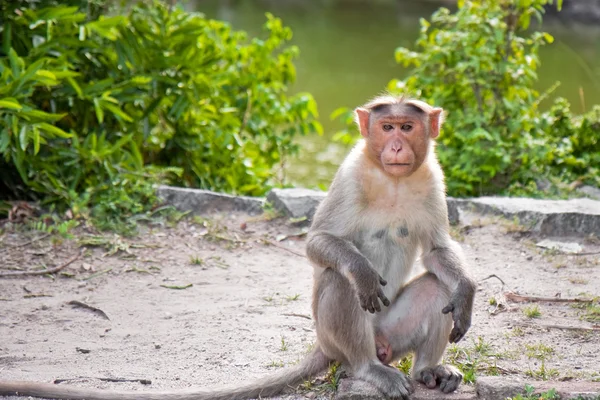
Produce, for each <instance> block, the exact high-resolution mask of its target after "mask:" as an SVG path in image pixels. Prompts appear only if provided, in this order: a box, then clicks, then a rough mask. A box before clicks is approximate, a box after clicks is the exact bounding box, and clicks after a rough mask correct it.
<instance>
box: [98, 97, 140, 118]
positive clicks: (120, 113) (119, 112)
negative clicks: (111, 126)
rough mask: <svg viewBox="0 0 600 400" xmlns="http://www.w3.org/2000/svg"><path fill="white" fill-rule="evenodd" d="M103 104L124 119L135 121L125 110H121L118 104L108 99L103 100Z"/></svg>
mask: <svg viewBox="0 0 600 400" xmlns="http://www.w3.org/2000/svg"><path fill="white" fill-rule="evenodd" d="M102 106H103V107H104V108H106V109H107V110H109V111H110V112H112V113H113V114H114V115H115V116H117V118H120V119H123V120H125V121H127V122H133V118H131V117H130V116H129V115H127V114H126V113H125V112H123V110H121V109H120V108H119V107H118V106H116V105H114V104H112V103H110V102H107V101H103V102H102Z"/></svg>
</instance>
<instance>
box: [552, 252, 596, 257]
mask: <svg viewBox="0 0 600 400" xmlns="http://www.w3.org/2000/svg"><path fill="white" fill-rule="evenodd" d="M561 254H565V255H567V256H593V255H595V254H600V251H588V252H586V253H563V252H561Z"/></svg>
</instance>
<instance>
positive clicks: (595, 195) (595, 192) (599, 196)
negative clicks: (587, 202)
mask: <svg viewBox="0 0 600 400" xmlns="http://www.w3.org/2000/svg"><path fill="white" fill-rule="evenodd" d="M577 191H578V192H581V193H583V194H585V195H586V196H587V197H589V198H591V199H594V200H600V189H598V188H596V187H593V186H582V187H580V188H579V189H577Z"/></svg>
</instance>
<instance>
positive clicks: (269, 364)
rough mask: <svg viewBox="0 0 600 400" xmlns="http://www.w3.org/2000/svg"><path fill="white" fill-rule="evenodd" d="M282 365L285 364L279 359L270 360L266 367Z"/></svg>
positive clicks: (280, 366)
mask: <svg viewBox="0 0 600 400" xmlns="http://www.w3.org/2000/svg"><path fill="white" fill-rule="evenodd" d="M284 365H285V364H284V363H283V361H281V360H279V361H271V362H270V363H268V364H267V368H282V367H283V366H284Z"/></svg>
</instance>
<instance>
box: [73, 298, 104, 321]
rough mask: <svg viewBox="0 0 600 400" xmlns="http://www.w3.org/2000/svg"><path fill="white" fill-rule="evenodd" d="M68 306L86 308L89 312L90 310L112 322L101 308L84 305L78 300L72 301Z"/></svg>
mask: <svg viewBox="0 0 600 400" xmlns="http://www.w3.org/2000/svg"><path fill="white" fill-rule="evenodd" d="M67 304H69V305H72V306H73V307H79V308H85V309H87V310H90V311H92V312H94V313H96V314H98V315H99V316H101V317H102V318H104V319H107V320H109V321H110V318H108V315H106V313H105V312H104V311H102V310H101V309H99V308H96V307H93V306H90V305H88V304H85V303H82V302H81V301H77V300H71V301H69V302H68V303H67Z"/></svg>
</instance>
